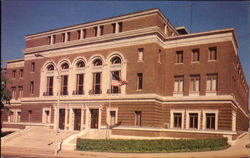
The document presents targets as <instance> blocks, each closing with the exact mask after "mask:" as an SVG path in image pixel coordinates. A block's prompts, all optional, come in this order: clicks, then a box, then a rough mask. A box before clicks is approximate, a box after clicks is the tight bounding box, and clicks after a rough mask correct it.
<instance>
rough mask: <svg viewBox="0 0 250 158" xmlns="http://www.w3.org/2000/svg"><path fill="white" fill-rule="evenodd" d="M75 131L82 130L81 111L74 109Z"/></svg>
mask: <svg viewBox="0 0 250 158" xmlns="http://www.w3.org/2000/svg"><path fill="white" fill-rule="evenodd" d="M74 116H75V120H74V130H80V129H81V109H74Z"/></svg>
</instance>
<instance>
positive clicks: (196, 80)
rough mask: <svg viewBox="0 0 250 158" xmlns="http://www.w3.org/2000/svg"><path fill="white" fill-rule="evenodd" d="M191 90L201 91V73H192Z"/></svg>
mask: <svg viewBox="0 0 250 158" xmlns="http://www.w3.org/2000/svg"><path fill="white" fill-rule="evenodd" d="M189 91H191V92H198V91H200V75H190V86H189Z"/></svg>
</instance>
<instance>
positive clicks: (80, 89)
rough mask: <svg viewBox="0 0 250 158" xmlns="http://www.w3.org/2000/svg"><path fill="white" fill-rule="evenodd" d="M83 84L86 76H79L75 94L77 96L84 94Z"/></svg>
mask: <svg viewBox="0 0 250 158" xmlns="http://www.w3.org/2000/svg"><path fill="white" fill-rule="evenodd" d="M83 83H84V74H77V75H76V91H75V94H77V95H82V94H84V90H83Z"/></svg>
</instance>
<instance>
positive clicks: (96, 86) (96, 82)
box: [93, 72, 102, 94]
mask: <svg viewBox="0 0 250 158" xmlns="http://www.w3.org/2000/svg"><path fill="white" fill-rule="evenodd" d="M101 76H102V74H101V72H97V73H94V74H93V93H94V94H101Z"/></svg>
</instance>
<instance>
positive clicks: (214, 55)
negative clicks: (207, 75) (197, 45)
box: [208, 47, 217, 60]
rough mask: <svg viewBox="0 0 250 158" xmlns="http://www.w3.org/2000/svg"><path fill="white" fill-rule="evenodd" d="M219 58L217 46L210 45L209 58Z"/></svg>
mask: <svg viewBox="0 0 250 158" xmlns="http://www.w3.org/2000/svg"><path fill="white" fill-rule="evenodd" d="M216 59H217V48H216V47H210V48H208V60H216Z"/></svg>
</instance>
